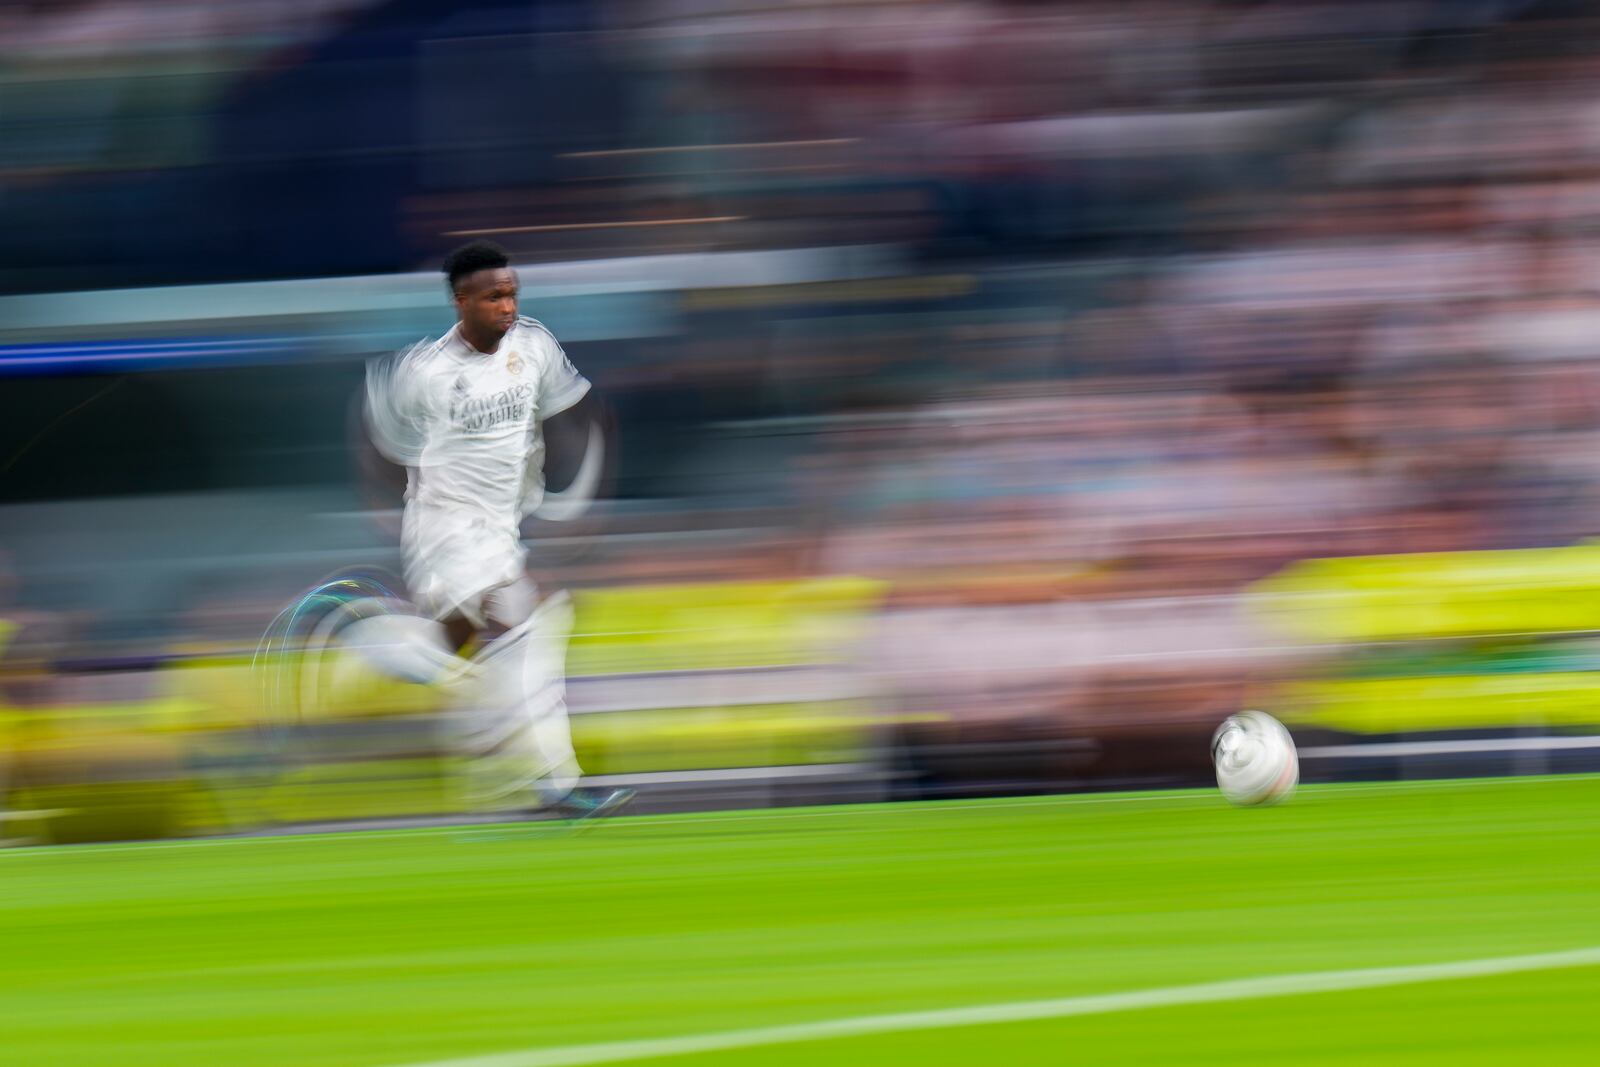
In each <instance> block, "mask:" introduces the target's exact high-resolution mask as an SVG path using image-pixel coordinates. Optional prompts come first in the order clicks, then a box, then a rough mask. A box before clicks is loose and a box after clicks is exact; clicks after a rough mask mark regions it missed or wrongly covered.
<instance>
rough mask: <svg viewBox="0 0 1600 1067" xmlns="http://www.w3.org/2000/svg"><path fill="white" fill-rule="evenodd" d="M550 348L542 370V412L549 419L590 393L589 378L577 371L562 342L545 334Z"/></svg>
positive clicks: (547, 346) (541, 414) (540, 391)
mask: <svg viewBox="0 0 1600 1067" xmlns="http://www.w3.org/2000/svg"><path fill="white" fill-rule="evenodd" d="M544 339H545V344H546V348H547V351H546V353H545V356H546V358H545V359H544V361H543V368H542V369H541V370H540V372H539V415H540V417H541V418H546V419H548V418H549V417H550V416H552V415H559V414H560V413H561V412H563V411H565V410H567V409H568V408H570V407H571V406H572V405H574V404H576V403H577V402H578V401H580V400H582V399H583V398H584V395H585V394H586V393H588V392H589V379H587V378H585V377H584V376H583V375H581V374H579V373H578V368H577V367H574V366H573V365H572V360H570V359H568V358H567V353H566V352H565V351H564V350H563V349H562V347H561V344H560V342H558V341H557V340H556V339H555V337H554V336H553V335H551V334H549V333H546V334H545V338H544Z"/></svg>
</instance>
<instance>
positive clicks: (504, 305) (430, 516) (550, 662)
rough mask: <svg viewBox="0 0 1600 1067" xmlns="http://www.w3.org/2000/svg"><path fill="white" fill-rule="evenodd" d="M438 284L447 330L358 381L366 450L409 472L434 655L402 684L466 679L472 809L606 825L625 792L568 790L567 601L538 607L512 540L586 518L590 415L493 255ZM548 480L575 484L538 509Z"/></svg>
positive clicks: (410, 561) (410, 554) (408, 546)
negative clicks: (569, 517)
mask: <svg viewBox="0 0 1600 1067" xmlns="http://www.w3.org/2000/svg"><path fill="white" fill-rule="evenodd" d="M444 273H445V275H446V277H447V278H448V280H449V287H450V294H451V297H452V299H453V300H454V302H455V307H456V313H457V316H458V318H459V321H458V322H457V323H456V325H455V326H454V327H453V328H452V329H451V330H450V331H449V332H448V333H446V334H445V335H444V336H443V337H442V338H440V339H439V340H436V341H435V340H425V341H422V342H420V343H419V344H417V345H414V346H413V347H412V348H410V349H409V350H408V351H406V352H404V353H402V354H400V355H399V356H398V357H395V358H391V359H387V360H381V361H376V362H374V363H373V364H371V365H370V366H369V367H368V371H367V388H366V417H367V427H368V431H369V433H370V435H371V437H372V441H373V444H374V445H375V446H376V447H377V449H378V450H379V451H380V452H381V453H382V454H383V455H384V456H385V457H387V458H388V459H389V460H391V461H393V462H394V463H396V464H398V465H400V466H403V467H404V468H406V494H405V512H404V517H403V519H402V523H401V549H402V556H403V559H404V564H405V577H406V583H407V585H408V586H409V587H410V592H411V598H412V600H413V601H414V603H415V604H416V605H417V607H418V608H419V610H420V611H421V613H422V614H423V615H424V616H426V617H428V618H431V619H433V620H436V622H437V623H438V624H439V625H438V626H437V627H434V628H432V635H431V637H430V640H433V641H435V643H436V644H438V645H439V647H436V648H435V649H433V650H423V652H424V654H423V655H421V656H413V657H412V659H411V661H410V662H411V664H412V665H413V667H414V668H415V669H412V670H410V671H409V673H410V674H412V676H413V680H416V681H429V682H440V681H444V682H446V683H447V684H452V685H454V684H458V683H460V681H461V679H462V678H470V679H471V684H470V685H467V686H465V687H464V691H463V692H462V697H463V702H464V703H466V704H467V707H466V708H465V709H463V711H464V712H465V713H466V716H467V718H468V720H469V722H470V723H471V728H470V729H469V731H468V735H467V736H468V739H469V756H471V757H472V758H471V759H470V760H469V763H470V764H471V765H472V766H474V767H476V768H477V769H478V770H479V771H482V770H483V769H484V768H492V770H491V772H490V773H489V774H488V775H487V777H488V779H489V782H490V784H488V785H483V784H482V783H481V782H480V783H479V784H478V785H477V787H476V793H477V796H476V797H475V803H476V804H477V805H478V806H480V807H484V808H493V809H501V810H506V809H522V808H530V807H543V808H548V809H553V810H555V811H557V812H560V813H562V814H565V815H570V816H577V817H588V816H593V815H603V814H609V813H611V812H613V811H616V810H617V809H618V808H620V807H622V806H623V805H624V804H626V803H627V802H628V800H629V799H631V797H632V793H633V791H632V790H626V789H614V790H595V789H589V788H583V787H580V786H579V785H578V783H579V780H580V777H581V775H582V771H581V770H580V768H579V766H578V762H577V759H576V757H575V755H574V753H573V749H572V738H571V731H570V729H569V726H568V723H567V710H566V697H565V681H564V675H565V658H566V639H567V635H568V633H569V632H570V629H571V620H572V610H571V606H570V601H569V600H568V598H567V597H566V596H565V594H558V595H556V596H552V597H548V598H545V599H544V600H543V602H541V601H540V596H539V590H538V587H537V586H536V585H535V583H534V582H533V580H532V578H530V577H529V576H528V574H527V572H526V570H525V565H524V553H523V548H522V541H521V523H522V520H523V519H524V518H525V517H527V516H529V515H532V514H536V513H542V509H544V508H546V507H550V506H552V505H559V506H560V508H562V509H565V511H567V512H571V511H573V510H581V509H582V507H583V505H584V504H585V503H586V501H587V498H589V497H592V494H593V492H594V490H595V487H596V485H597V483H598V480H599V477H598V474H599V469H600V465H601V463H602V462H603V452H604V435H603V434H602V433H601V432H600V429H599V419H598V409H597V405H596V404H595V403H594V400H593V398H592V397H591V396H590V395H589V392H590V387H589V382H588V381H587V380H586V379H585V378H584V377H583V376H582V375H581V374H579V373H578V371H577V369H576V368H574V367H573V365H572V362H571V361H570V360H569V359H568V358H567V355H566V353H565V352H564V351H562V348H561V345H560V344H559V343H557V341H556V339H555V336H554V335H553V334H551V332H550V331H549V330H548V329H546V328H545V327H544V326H542V325H541V324H540V323H538V322H536V321H534V320H533V319H530V318H526V317H519V316H518V315H517V289H518V286H517V275H516V272H515V271H513V270H512V269H511V266H510V260H509V258H508V257H507V255H506V253H505V251H504V250H503V249H501V248H500V247H498V246H497V245H494V244H492V243H490V242H487V241H474V242H472V243H471V244H468V245H465V246H463V247H461V248H458V249H457V250H456V251H455V252H453V253H452V254H451V255H450V256H449V258H448V259H446V261H445V264H444ZM547 471H552V472H554V473H555V474H556V476H557V477H561V476H564V475H568V474H570V476H571V479H572V484H571V485H570V486H569V487H568V488H567V490H566V492H565V493H564V494H562V495H561V497H560V498H559V499H554V498H552V499H547V495H546V492H545V475H546V472H547ZM413 651H415V650H413ZM391 652H392V649H391ZM379 658H380V659H382V658H383V657H379ZM391 660H392V657H391ZM416 664H422V666H421V667H420V668H416V667H415V665H416ZM429 664H431V665H432V666H431V667H430V666H428V665H429ZM452 665H455V666H458V667H459V669H453V666H452ZM391 666H392V663H391ZM401 670H405V665H404V664H402V667H401ZM452 679H453V680H454V681H453V682H452Z"/></svg>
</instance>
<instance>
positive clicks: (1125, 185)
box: [0, 0, 1600, 843]
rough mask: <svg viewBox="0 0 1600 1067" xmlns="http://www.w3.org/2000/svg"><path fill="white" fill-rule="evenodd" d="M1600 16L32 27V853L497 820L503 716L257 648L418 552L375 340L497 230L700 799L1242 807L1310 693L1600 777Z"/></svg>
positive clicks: (25, 359) (85, 18)
mask: <svg viewBox="0 0 1600 1067" xmlns="http://www.w3.org/2000/svg"><path fill="white" fill-rule="evenodd" d="M1597 23H1600V20H1597V18H1596V16H1595V14H1594V13H1593V12H1592V11H1590V10H1588V8H1587V7H1586V6H1585V5H1576V4H1571V3H1560V2H1542V0H1538V2H1536V0H1484V2H1478V3H1472V4H1463V3H1446V2H1428V0H1396V2H1384V3H1376V2H1370V3H1369V2H1357V3H1343V4H1309V3H1290V2H1287V0H1284V2H1273V0H1264V2H1252V3H1241V2H1233V0H1124V2H1119V3H1070V4H1069V3H1061V4H1054V3H1000V2H987V0H973V2H962V3H956V2H938V0H928V2H922V3H915V4H912V3H888V2H884V3H868V2H848V3H847V2H834V3H818V4H804V5H795V4H790V3H782V2H778V0H755V2H749V3H738V4H733V3H704V4H684V3H679V2H673V0H646V2H636V3H605V2H600V0H594V2H583V0H563V2H553V3H542V4H525V3H510V2H496V0H474V2H470V3H446V2H444V0H297V2H294V3H281V4H273V5H249V4H237V3H222V2H205V0H185V2H183V3H176V4H167V5H162V6H161V7H160V9H159V10H157V9H155V8H152V7H149V6H148V5H139V4H135V3H132V2H130V0H95V2H91V3H75V4H39V3H5V4H0V183H3V195H4V197H5V203H6V211H5V216H4V220H3V222H0V286H3V288H4V289H5V295H0V374H3V375H4V380H5V383H6V385H5V389H4V392H3V394H0V405H3V411H4V415H5V417H4V419H0V425H3V427H4V429H3V430H0V469H3V471H4V478H3V480H0V553H3V555H0V574H3V577H4V581H3V583H0V604H3V607H4V612H5V619H6V628H5V635H4V638H3V640H4V644H3V651H4V656H5V661H4V673H3V678H0V681H3V686H4V689H3V693H0V701H3V703H0V781H3V783H4V784H3V786H0V798H3V800H0V810H3V811H4V812H5V815H4V821H3V825H4V832H3V834H0V837H3V838H4V839H5V840H7V841H9V842H14V843H27V842H34V843H47V842H70V841H80V840H94V839H112V838H129V837H155V836H165V835H194V834H207V833H215V832H223V831H233V832H239V831H250V830H263V829H268V828H282V827H292V826H301V825H305V824H307V823H311V822H317V823H329V822H331V823H334V824H336V825H348V824H351V823H356V824H361V825H365V824H367V822H368V821H370V820H387V819H394V818H415V817H446V818H449V817H455V816H459V815H461V814H462V811H461V805H460V803H459V802H458V801H457V799H456V794H455V792H454V789H453V786H452V785H451V782H452V781H453V778H454V776H455V775H456V773H457V771H458V770H459V768H458V767H457V766H456V765H455V763H454V762H453V759H454V756H453V754H452V752H451V750H450V748H449V746H448V744H446V743H445V740H444V738H445V737H446V736H447V735H448V729H447V726H448V720H449V719H450V714H449V711H448V702H447V701H445V700H444V699H443V698H442V697H441V696H440V694H438V693H436V692H434V691H433V690H431V689H429V688H428V687H424V686H418V685H405V684H399V683H396V682H394V681H392V680H390V679H386V678H383V677H379V676H377V675H376V674H373V673H371V672H363V671H362V670H361V669H360V667H359V665H350V664H344V665H342V666H339V667H338V668H335V667H334V666H332V665H331V664H330V665H327V666H328V669H327V670H325V671H321V672H320V673H316V674H315V677H317V678H318V679H322V680H324V681H325V682H326V686H325V689H324V690H322V691H319V692H318V693H316V694H313V695H314V696H315V697H316V699H315V700H312V701H306V700H300V701H299V703H298V704H297V705H296V706H297V707H298V708H299V710H298V711H296V712H295V713H294V714H289V713H288V712H286V711H285V709H284V708H283V707H281V706H279V705H276V704H274V703H273V701H271V700H267V699H264V698H263V697H262V695H261V693H262V691H261V689H260V686H259V684H258V683H259V675H260V670H261V668H262V665H263V662H264V661H263V659H262V658H261V657H258V656H256V649H257V647H258V644H259V642H260V641H261V638H262V634H263V633H264V632H266V631H267V628H268V625H269V623H270V622H271V621H272V620H273V619H274V618H275V617H276V616H277V615H278V613H279V612H280V611H281V610H282V609H283V608H284V607H285V605H286V604H289V603H291V602H293V600H294V598H295V597H296V596H297V595H299V594H300V593H302V592H303V591H305V590H307V589H310V588H312V587H314V586H316V585H317V584H318V583H319V582H320V581H322V580H323V579H325V578H327V577H328V576H329V575H347V574H349V573H352V572H354V571H360V573H363V574H390V573H392V572H393V571H394V570H396V569H397V567H398V558H397V549H396V545H397V542H398V531H397V523H398V519H397V515H398V506H399V500H398V495H397V493H396V492H394V491H393V484H392V483H391V482H386V481H385V480H384V479H383V477H381V473H382V472H381V471H379V470H378V469H377V468H376V466H375V464H374V463H373V462H372V461H371V457H370V456H368V455H367V454H366V453H365V452H364V451H363V450H362V449H361V448H359V447H358V445H359V443H360V442H361V441H362V440H363V439H364V434H363V431H362V427H361V425H360V418H359V415H358V412H357V410H356V407H355V397H356V396H357V393H358V390H359V384H360V376H361V373H362V368H363V367H364V365H365V362H366V360H368V359H369V358H371V357H374V356H378V355H381V354H384V353H386V352H391V351H393V350H395V349H397V348H399V347H401V346H405V345H409V344H411V343H412V342H414V341H415V340H416V339H417V338H419V337H422V336H425V335H432V336H437V335H439V334H441V333H442V332H443V331H444V330H446V329H447V328H449V326H450V325H451V321H452V320H451V309H450V307H449V305H448V303H447V301H446V299H445V294H444V292H443V288H442V285H441V284H440V279H439V278H438V276H437V267H438V264H439V262H440V261H441V259H442V257H443V255H444V254H445V253H446V252H447V251H448V250H449V249H450V248H451V247H452V246H453V244H454V243H456V242H457V241H458V240H459V239H460V238H462V237H464V236H467V235H481V234H493V235H496V236H497V237H499V238H501V239H503V240H504V241H505V242H506V244H507V247H508V249H509V251H510V252H511V254H512V257H513V260H514V262H515V265H516V267H517V270H518V273H519V277H520V280H521V284H522V293H521V300H522V310H523V311H524V312H526V313H528V314H531V315H534V316H536V317H537V318H538V319H540V320H541V321H543V322H545V323H546V324H547V325H549V326H550V327H551V329H552V330H553V331H554V332H555V335H556V336H558V337H559V338H560V339H561V342H562V343H563V344H564V345H565V346H566V347H567V351H568V353H569V354H570V356H571V357H572V359H573V360H574V362H575V364H576V365H577V366H579V367H580V368H581V369H582V370H583V372H584V373H585V374H586V375H588V376H589V377H590V378H591V379H592V380H593V382H594V383H595V385H596V387H597V388H596V392H597V394H598V395H600V396H602V397H603V398H604V399H605V402H606V404H607V405H608V410H609V413H610V416H611V418H612V421H613V423H614V425H615V432H616V435H617V446H618V447H617V450H616V453H615V454H616V455H617V456H618V457H619V458H618V459H617V460H616V464H615V466H616V469H615V470H614V471H611V472H609V474H610V480H609V482H608V489H609V495H608V498H607V499H605V500H603V501H601V502H600V504H599V505H598V506H597V507H596V508H595V509H594V510H593V511H592V512H591V513H590V514H588V515H587V516H585V517H584V519H583V520H581V521H580V522H578V523H548V522H547V523H540V522H533V523H530V525H529V527H528V528H527V529H526V530H525V531H524V532H525V533H526V534H527V535H528V537H529V540H530V543H531V545H532V552H533V562H534V566H535V570H536V572H537V574H536V576H537V577H538V579H539V580H540V582H541V583H542V587H543V588H545V589H547V590H554V589H557V588H569V589H571V590H573V594H574V599H575V603H576V606H577V630H576V633H575V634H574V636H573V639H572V643H571V647H570V650H569V662H568V670H569V674H570V676H571V680H570V684H569V695H570V703H571V706H572V710H573V712H574V715H575V725H574V732H575V741H576V744H577V746H578V749H579V755H580V757H581V759H582V762H583V764H584V766H585V767H587V768H589V769H590V770H591V771H592V773H594V774H595V775H597V776H599V777H601V778H603V779H607V780H610V781H614V782H618V783H623V782H626V783H633V784H637V785H638V786H639V787H640V788H641V789H643V791H644V795H643V796H641V798H640V808H639V810H642V811H652V810H662V809H680V808H697V807H701V806H705V805H718V806H721V805H734V806H737V805H745V804H783V803H795V802H804V801H823V800H874V799H909V798H928V797H953V796H966V795H986V794H994V793H1014V792H1031V791H1040V790H1081V789H1096V790H1103V789H1117V788H1147V787H1148V788H1163V787H1170V786H1196V785H1201V784H1204V783H1205V782H1207V781H1208V775H1209V766H1208V759H1207V752H1206V739H1207V738H1208V737H1209V736H1210V734H1211V731H1212V730H1213V728H1214V727H1215V726H1216V724H1217V723H1218V722H1219V721H1220V720H1221V719H1222V718H1223V717H1224V716H1226V715H1227V714H1229V713H1231V712H1233V711H1237V710H1239V709H1240V708H1244V707H1250V706H1257V707H1262V708H1266V709H1270V710H1271V712H1272V713H1273V714H1275V715H1277V716H1279V717H1281V718H1282V719H1284V720H1285V721H1286V722H1288V723H1289V724H1290V726H1291V727H1292V728H1293V729H1294V730H1295V732H1296V733H1297V735H1298V738H1299V741H1300V744H1301V748H1302V751H1303V752H1304V753H1305V755H1306V757H1307V758H1306V767H1305V773H1306V776H1307V780H1308V781H1311V782H1315V781H1319V780H1321V781H1326V780H1330V779H1345V778H1379V779H1392V778H1414V777H1426V776H1432V775H1440V774H1449V775H1455V774H1483V773H1517V774H1530V773H1555V772H1562V771H1572V770H1582V769H1595V768H1600V748H1596V747H1595V746H1593V745H1590V744H1588V743H1586V742H1585V741H1583V740H1582V739H1583V738H1584V737H1585V736H1592V734H1593V733H1594V729H1595V727H1596V725H1597V724H1600V714H1597V712H1596V711H1595V709H1596V707H1600V703H1597V701H1596V699H1595V696H1596V693H1595V685H1594V677H1595V676H1594V667H1595V663H1596V660H1595V656H1596V646H1595V644H1594V641H1593V635H1594V634H1595V633H1596V632H1600V618H1597V617H1596V616H1597V609H1596V608H1595V605H1596V604H1600V598H1597V597H1596V595H1595V594H1596V592H1597V590H1596V588H1595V585H1596V583H1597V581H1600V579H1596V578H1595V575H1597V574H1600V568H1597V567H1596V559H1595V551H1596V550H1595V547H1594V546H1593V545H1592V544H1590V543H1588V541H1587V539H1588V538H1590V537H1591V536H1593V533H1594V530H1595V528H1596V522H1595V516H1596V514H1597V513H1600V361H1597V357H1600V348H1597V347H1596V345H1597V342H1596V340H1595V338H1597V337H1600V329H1597V328H1596V327H1597V326H1600V295H1597V287H1596V283H1595V279H1596V272H1597V269H1600V242H1597V241H1596V239H1595V223H1596V221H1597V219H1600V139H1597V135H1596V130H1600V124H1597V123H1596V122H1595V121H1594V119H1595V115H1594V105H1593V104H1592V103H1591V102H1590V101H1591V98H1592V97H1593V96H1594V93H1595V89H1596V87H1597V83H1600V49H1597V47H1596V45H1595V42H1596V41H1597V40H1600V36H1597V35H1596V33H1595V32H1594V31H1595V30H1597V29H1600V25H1597ZM384 580H385V581H389V580H390V579H388V578H385V579H384ZM396 592H397V594H398V593H400V592H403V591H402V590H398V589H396ZM266 662H268V663H269V665H273V666H284V667H286V669H290V670H296V671H297V670H299V666H300V665H299V664H293V663H291V664H284V663H279V662H277V661H275V660H272V659H271V657H267V659H266ZM252 663H254V668H255V669H254V670H252ZM300 676H301V675H297V677H300ZM319 684H321V683H319ZM280 692H281V687H280ZM301 696H305V694H301ZM712 772H715V773H712Z"/></svg>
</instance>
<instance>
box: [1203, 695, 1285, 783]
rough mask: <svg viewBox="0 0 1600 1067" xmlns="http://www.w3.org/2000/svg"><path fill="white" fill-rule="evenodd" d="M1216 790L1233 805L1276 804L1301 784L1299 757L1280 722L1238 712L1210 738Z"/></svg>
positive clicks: (1264, 715)
mask: <svg viewBox="0 0 1600 1067" xmlns="http://www.w3.org/2000/svg"><path fill="white" fill-rule="evenodd" d="M1211 763H1212V765H1213V766H1214V767H1215V768H1216V770H1217V788H1218V789H1221V790H1222V795H1223V796H1224V797H1227V798H1228V800H1229V801H1230V802H1232V803H1234V804H1240V805H1258V804H1276V803H1278V802H1280V801H1283V800H1287V799H1288V797H1289V794H1291V793H1293V792H1294V787H1295V785H1297V784H1298V783H1299V781H1300V757H1299V756H1298V755H1296V753H1295V750H1294V738H1292V737H1290V736H1289V731H1288V730H1287V729H1285V728H1284V725H1283V723H1281V722H1279V721H1278V720H1277V719H1274V718H1273V717H1272V716H1271V715H1268V714H1267V713H1266V712H1263V711H1241V712H1239V713H1238V714H1237V715H1230V716H1228V718H1227V719H1225V720H1223V723H1222V725H1221V726H1219V727H1217V732H1216V733H1215V734H1213V735H1212V736H1211Z"/></svg>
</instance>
